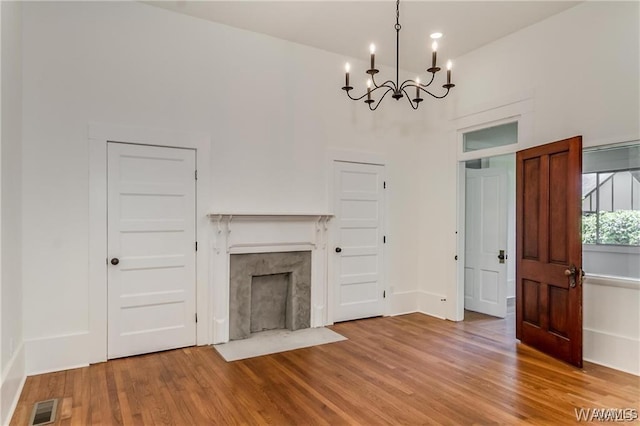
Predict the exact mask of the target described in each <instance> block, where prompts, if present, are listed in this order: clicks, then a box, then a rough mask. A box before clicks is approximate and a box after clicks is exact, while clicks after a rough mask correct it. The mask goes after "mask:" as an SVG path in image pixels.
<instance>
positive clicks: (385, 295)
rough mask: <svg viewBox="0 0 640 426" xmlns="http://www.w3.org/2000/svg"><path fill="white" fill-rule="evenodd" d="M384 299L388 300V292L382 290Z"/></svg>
mask: <svg viewBox="0 0 640 426" xmlns="http://www.w3.org/2000/svg"><path fill="white" fill-rule="evenodd" d="M382 298H383V299H386V298H387V290H382Z"/></svg>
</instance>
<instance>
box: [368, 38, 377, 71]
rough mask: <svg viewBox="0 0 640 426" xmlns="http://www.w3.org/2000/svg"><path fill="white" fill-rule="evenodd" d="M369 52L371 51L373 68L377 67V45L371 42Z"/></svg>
mask: <svg viewBox="0 0 640 426" xmlns="http://www.w3.org/2000/svg"><path fill="white" fill-rule="evenodd" d="M369 52H371V69H372V70H373V69H375V68H376V67H375V62H376V45H375V44H373V43H371V45H370V46H369Z"/></svg>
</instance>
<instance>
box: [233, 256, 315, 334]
mask: <svg viewBox="0 0 640 426" xmlns="http://www.w3.org/2000/svg"><path fill="white" fill-rule="evenodd" d="M229 278H230V279H229V339H230V340H238V339H246V338H247V337H249V336H250V335H251V333H256V332H260V331H265V330H274V329H282V328H286V329H289V330H292V331H295V330H299V329H302V328H309V326H310V314H311V252H310V251H294V252H275V253H252V254H232V255H231V259H230V268H229Z"/></svg>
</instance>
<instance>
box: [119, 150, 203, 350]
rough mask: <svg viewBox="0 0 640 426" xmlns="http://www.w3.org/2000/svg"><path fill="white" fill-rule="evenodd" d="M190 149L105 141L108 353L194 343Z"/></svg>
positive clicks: (192, 162)
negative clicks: (106, 169) (106, 165)
mask: <svg viewBox="0 0 640 426" xmlns="http://www.w3.org/2000/svg"><path fill="white" fill-rule="evenodd" d="M195 191H196V183H195V151H194V150H189V149H178V148H161V147H154V146H142V145H130V144H122V143H109V144H108V236H107V237H108V247H107V253H108V256H109V259H108V262H109V263H108V315H109V320H108V357H109V358H117V357H123V356H129V355H136V354H141V353H148V352H155V351H161V350H166V349H174V348H179V347H184V346H191V345H195V343H196V323H195V320H196V319H195V314H196V304H195V296H196V294H195V293H196V256H195V254H196V253H195V250H196V247H195V241H196V239H195V235H196V232H195V231H196V229H195V203H196V199H195Z"/></svg>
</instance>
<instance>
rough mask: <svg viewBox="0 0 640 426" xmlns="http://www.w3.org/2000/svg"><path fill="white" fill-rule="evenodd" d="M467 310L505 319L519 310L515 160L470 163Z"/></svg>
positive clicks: (466, 209)
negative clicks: (517, 304) (516, 274)
mask: <svg viewBox="0 0 640 426" xmlns="http://www.w3.org/2000/svg"><path fill="white" fill-rule="evenodd" d="M464 177H465V179H464V193H465V203H464V205H465V207H464V216H465V218H464V223H465V230H464V309H465V312H474V313H479V314H485V315H490V316H493V317H498V318H505V317H506V316H507V314H508V313H513V312H514V307H515V155H514V154H506V155H500V156H493V157H487V158H481V159H475V160H470V161H466V162H465V163H464Z"/></svg>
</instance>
